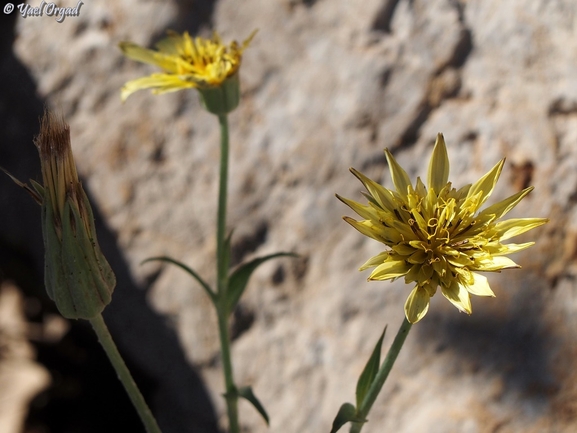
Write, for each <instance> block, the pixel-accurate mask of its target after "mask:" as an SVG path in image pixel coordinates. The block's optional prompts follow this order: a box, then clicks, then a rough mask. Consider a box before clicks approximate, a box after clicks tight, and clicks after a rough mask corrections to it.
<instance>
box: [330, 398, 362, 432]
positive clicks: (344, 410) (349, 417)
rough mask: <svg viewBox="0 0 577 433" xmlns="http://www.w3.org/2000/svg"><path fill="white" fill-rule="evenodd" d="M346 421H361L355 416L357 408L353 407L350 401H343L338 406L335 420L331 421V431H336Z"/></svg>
mask: <svg viewBox="0 0 577 433" xmlns="http://www.w3.org/2000/svg"><path fill="white" fill-rule="evenodd" d="M348 422H363V421H359V419H358V417H357V410H356V409H355V407H354V406H353V405H352V404H350V403H343V405H342V406H341V407H340V409H339V412H338V413H337V416H336V417H335V420H334V421H333V428H332V429H331V433H336V432H338V431H339V429H340V428H341V427H342V426H344V425H345V424H346V423H348Z"/></svg>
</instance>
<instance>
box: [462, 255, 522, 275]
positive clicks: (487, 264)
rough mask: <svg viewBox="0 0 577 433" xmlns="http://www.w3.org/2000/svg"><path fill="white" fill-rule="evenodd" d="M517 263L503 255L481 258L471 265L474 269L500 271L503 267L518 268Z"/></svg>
mask: <svg viewBox="0 0 577 433" xmlns="http://www.w3.org/2000/svg"><path fill="white" fill-rule="evenodd" d="M520 267H521V266H519V265H518V264H517V263H515V262H514V261H513V260H511V259H510V258H509V257H505V256H494V257H493V258H491V259H483V260H477V261H475V264H474V265H473V266H471V268H474V269H475V270H476V271H485V272H495V271H501V270H503V269H513V268H520Z"/></svg>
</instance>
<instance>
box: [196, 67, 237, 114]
mask: <svg viewBox="0 0 577 433" xmlns="http://www.w3.org/2000/svg"><path fill="white" fill-rule="evenodd" d="M197 90H198V92H199V93H200V100H201V102H202V105H203V107H204V108H205V109H206V111H208V112H209V113H213V114H216V115H222V114H227V113H230V112H231V111H232V110H234V109H235V108H236V107H238V104H239V102H240V82H239V79H238V72H236V73H235V74H233V75H231V76H230V77H228V78H227V79H226V80H224V81H223V82H222V83H221V84H220V85H218V86H206V87H198V88H197Z"/></svg>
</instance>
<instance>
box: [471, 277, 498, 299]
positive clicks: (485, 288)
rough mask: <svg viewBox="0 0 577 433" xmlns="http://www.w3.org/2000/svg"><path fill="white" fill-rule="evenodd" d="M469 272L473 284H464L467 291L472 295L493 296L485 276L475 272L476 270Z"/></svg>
mask: <svg viewBox="0 0 577 433" xmlns="http://www.w3.org/2000/svg"><path fill="white" fill-rule="evenodd" d="M471 273H472V274H473V278H474V282H473V284H469V285H465V288H466V289H467V291H468V292H469V293H471V294H472V295H477V296H492V297H495V294H494V293H493V291H492V290H491V287H489V281H488V280H487V277H485V276H483V275H481V274H477V273H476V272H471Z"/></svg>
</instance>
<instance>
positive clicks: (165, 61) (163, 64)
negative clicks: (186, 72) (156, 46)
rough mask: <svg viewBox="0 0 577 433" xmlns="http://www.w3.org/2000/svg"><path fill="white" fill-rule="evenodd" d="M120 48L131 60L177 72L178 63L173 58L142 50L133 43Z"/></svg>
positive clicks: (122, 45) (123, 44)
mask: <svg viewBox="0 0 577 433" xmlns="http://www.w3.org/2000/svg"><path fill="white" fill-rule="evenodd" d="M118 46H119V47H120V49H121V50H122V53H123V54H124V55H125V56H126V57H128V58H129V59H132V60H136V61H137V62H142V63H147V64H149V65H155V66H159V67H160V68H162V69H164V70H165V71H167V72H172V73H174V72H176V71H177V67H176V61H175V58H174V57H173V56H170V55H167V54H163V53H159V52H157V51H153V50H149V49H147V48H142V47H140V46H138V45H136V44H134V43H132V42H121V43H120V44H118Z"/></svg>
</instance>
